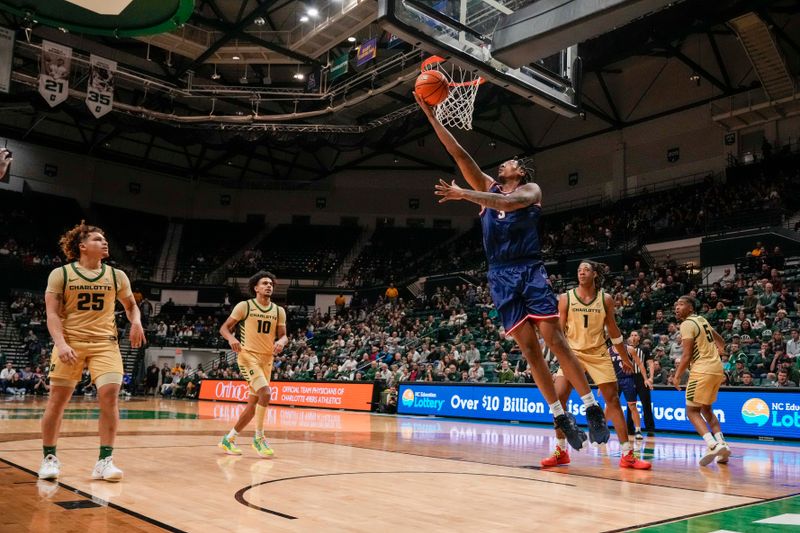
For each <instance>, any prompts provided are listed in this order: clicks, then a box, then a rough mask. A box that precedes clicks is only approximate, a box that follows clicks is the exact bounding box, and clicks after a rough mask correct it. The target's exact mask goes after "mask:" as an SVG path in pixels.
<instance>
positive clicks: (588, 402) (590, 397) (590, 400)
mask: <svg viewBox="0 0 800 533" xmlns="http://www.w3.org/2000/svg"><path fill="white" fill-rule="evenodd" d="M581 400H583V405H584V406H586V407H591V406H593V405H598V403H597V400H595V399H594V393H592V391H589V392H588V393H587V394H584V395H583V396H581Z"/></svg>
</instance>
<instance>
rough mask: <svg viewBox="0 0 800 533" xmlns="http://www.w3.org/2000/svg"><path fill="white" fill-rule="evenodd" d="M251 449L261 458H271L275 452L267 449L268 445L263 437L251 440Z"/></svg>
mask: <svg viewBox="0 0 800 533" xmlns="http://www.w3.org/2000/svg"><path fill="white" fill-rule="evenodd" d="M253 449H254V450H255V451H256V453H258V455H259V456H261V457H272V456H273V455H275V451H274V450H273V449H272V448H270V447H269V443H268V442H267V439H265V438H264V437H254V438H253Z"/></svg>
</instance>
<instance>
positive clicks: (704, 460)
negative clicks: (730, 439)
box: [700, 442, 731, 466]
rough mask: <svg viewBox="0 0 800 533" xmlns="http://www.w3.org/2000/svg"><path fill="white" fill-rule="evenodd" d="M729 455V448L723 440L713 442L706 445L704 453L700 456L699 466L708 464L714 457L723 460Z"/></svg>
mask: <svg viewBox="0 0 800 533" xmlns="http://www.w3.org/2000/svg"><path fill="white" fill-rule="evenodd" d="M730 455H731V449H730V448H728V445H727V444H725V443H724V442H717V443H714V445H713V446H709V447H708V451H706V454H705V455H704V456H703V457H701V458H700V466H708V465H709V464H711V462H712V461H713V460H714V459H717V458H720V457H721V458H723V459H724V460H725V461H727V460H728V457H730ZM723 464H725V463H723Z"/></svg>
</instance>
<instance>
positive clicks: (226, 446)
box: [217, 435, 242, 455]
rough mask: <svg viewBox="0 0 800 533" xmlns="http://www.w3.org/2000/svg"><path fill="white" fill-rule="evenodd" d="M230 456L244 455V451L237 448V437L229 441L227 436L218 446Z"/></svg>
mask: <svg viewBox="0 0 800 533" xmlns="http://www.w3.org/2000/svg"><path fill="white" fill-rule="evenodd" d="M217 446H219V447H220V448H221V449H223V450H224V451H225V453H227V454H228V455H242V449H241V448H237V447H236V437H234V438H232V439H229V438H228V436H227V435H225V436H224V437H222V440H221V441H219V444H217Z"/></svg>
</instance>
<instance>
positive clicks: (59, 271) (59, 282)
mask: <svg viewBox="0 0 800 533" xmlns="http://www.w3.org/2000/svg"><path fill="white" fill-rule="evenodd" d="M65 275H66V274H65V271H64V269H63V268H60V267H59V268H54V269H53V270H52V271H51V272H50V275H49V276H48V277H47V289H46V290H45V292H52V293H54V294H61V293H63V292H64V286H65V285H66V281H67V280H66V279H65Z"/></svg>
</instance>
